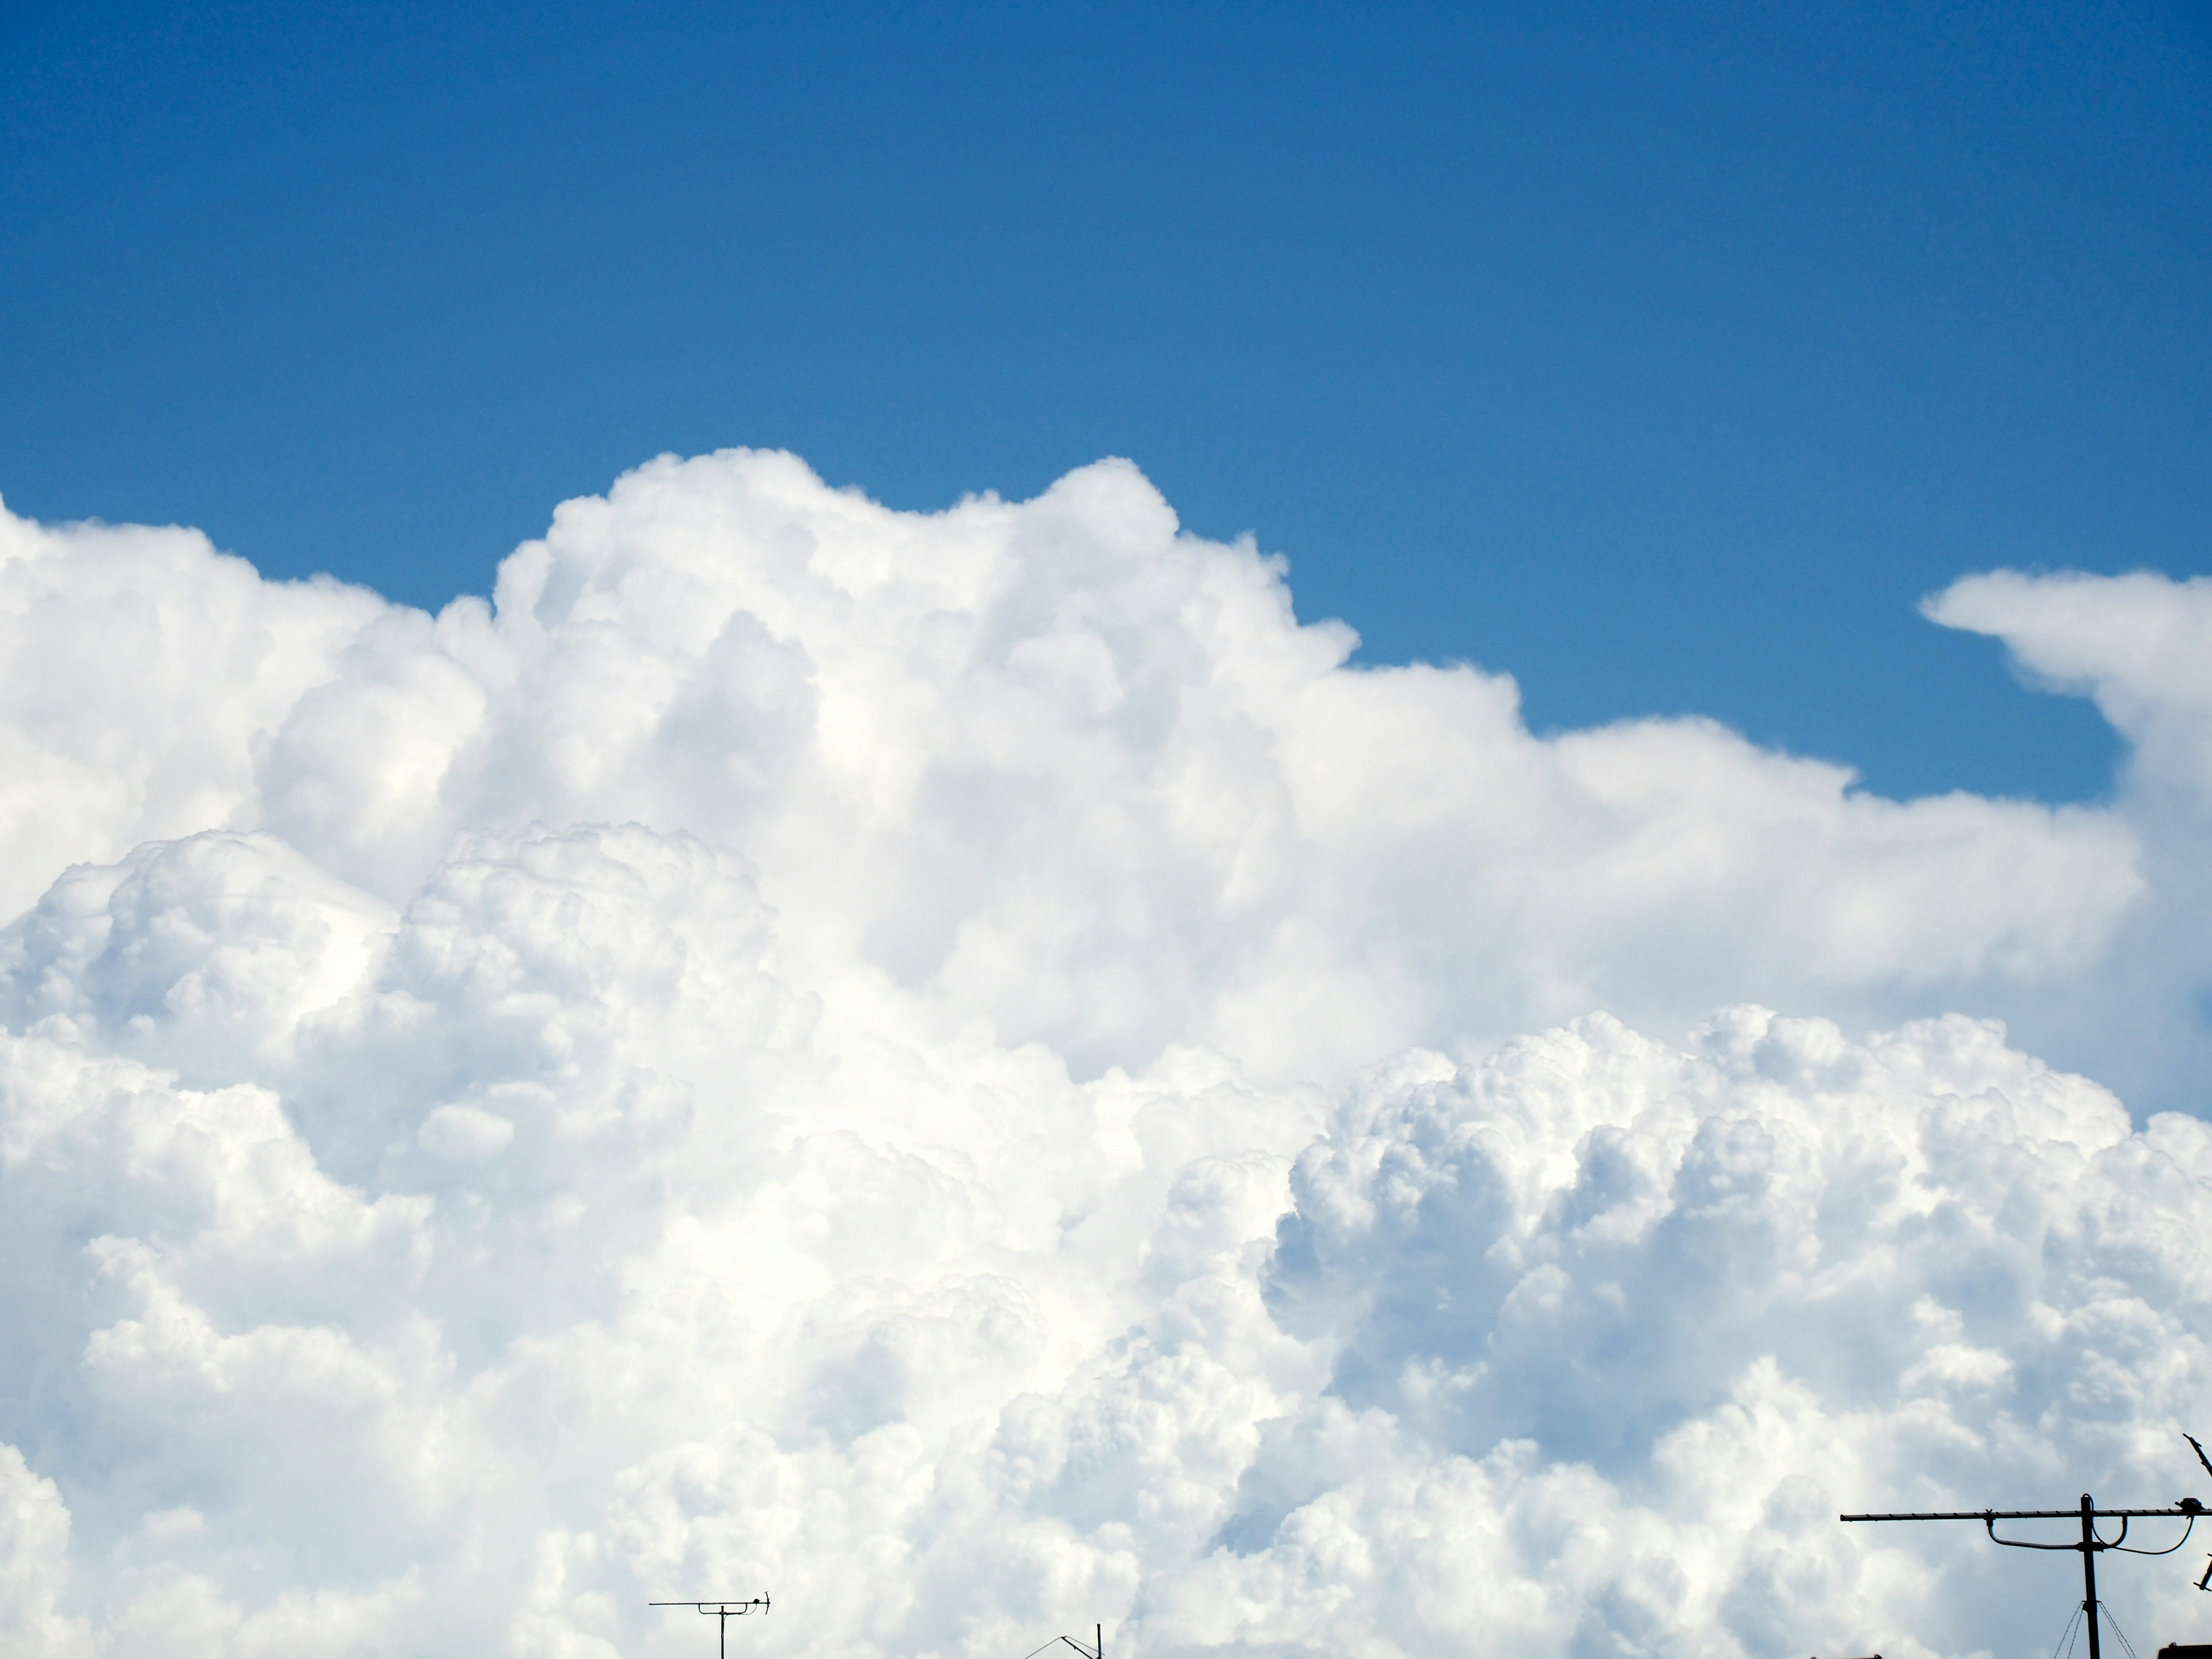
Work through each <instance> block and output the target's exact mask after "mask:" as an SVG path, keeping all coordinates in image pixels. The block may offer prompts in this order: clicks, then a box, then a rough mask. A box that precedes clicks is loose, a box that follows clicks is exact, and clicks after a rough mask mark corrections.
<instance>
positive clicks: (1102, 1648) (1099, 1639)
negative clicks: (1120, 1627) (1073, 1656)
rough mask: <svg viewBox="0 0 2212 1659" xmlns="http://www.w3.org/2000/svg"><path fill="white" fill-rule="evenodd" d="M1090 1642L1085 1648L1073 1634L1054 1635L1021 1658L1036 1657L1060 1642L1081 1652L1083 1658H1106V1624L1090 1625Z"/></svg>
mask: <svg viewBox="0 0 2212 1659" xmlns="http://www.w3.org/2000/svg"><path fill="white" fill-rule="evenodd" d="M1062 1642H1065V1643H1066V1644H1067V1645H1068V1646H1070V1647H1072V1648H1073V1649H1074V1650H1076V1651H1077V1652H1078V1653H1079V1654H1081V1655H1082V1656H1083V1659H1106V1626H1103V1625H1093V1626H1091V1646H1089V1647H1087V1648H1086V1647H1085V1646H1084V1645H1083V1644H1082V1643H1080V1642H1079V1641H1077V1640H1076V1639H1075V1638H1073V1636H1055V1637H1054V1638H1052V1640H1051V1641H1049V1642H1048V1643H1046V1644H1044V1647H1042V1648H1036V1649H1033V1650H1030V1652H1028V1653H1025V1654H1024V1655H1023V1656H1022V1659H1036V1656H1037V1655H1038V1654H1040V1653H1042V1652H1044V1651H1045V1650H1047V1649H1049V1648H1056V1647H1058V1646H1059V1645H1060V1644H1061V1643H1062Z"/></svg>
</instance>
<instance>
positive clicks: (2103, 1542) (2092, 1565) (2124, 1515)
mask: <svg viewBox="0 0 2212 1659" xmlns="http://www.w3.org/2000/svg"><path fill="white" fill-rule="evenodd" d="M2189 1443H2190V1444H2191V1445H2192V1446H2196V1445H2197V1442H2196V1441H2195V1439H2194V1438H2191V1439H2190V1441H2189ZM2197 1458H2198V1460H2199V1461H2200V1462H2203V1461H2204V1449H2203V1447H2202V1446H2197ZM2205 1468H2206V1470H2207V1471H2208V1472H2212V1462H2205ZM2206 1512H2207V1511H2206V1510H2205V1508H2204V1506H2203V1504H2200V1503H2198V1502H2197V1500H2196V1499H2195V1498H2183V1499H2182V1500H2181V1501H2180V1502H2179V1503H2178V1504H2175V1505H2174V1506H2173V1507H2172V1509H2168V1510H2100V1509H2099V1508H2098V1507H2097V1505H2096V1501H2095V1500H2094V1499H2093V1498H2091V1497H2090V1496H2089V1494H2088V1493H2087V1492H2083V1493H2082V1494H2081V1506H2080V1507H2079V1508H2077V1509H2070V1510H1939V1511H1936V1512H1933V1513H1930V1514H1925V1515H1846V1516H1843V1517H1841V1518H1842V1519H1844V1520H1845V1521H1978V1522H1981V1523H1982V1528H1983V1529H1984V1531H1985V1532H1987V1533H1988V1534H1989V1535H1990V1541H1991V1542H1993V1543H1998V1544H2002V1545H2003V1546H2004V1547H2006V1548H2007V1549H2015V1550H2079V1551H2080V1552H2081V1611H2082V1613H2084V1614H2085V1615H2086V1618H2085V1620H2084V1622H2085V1623H2086V1624H2087V1626H2088V1627H2089V1659H2104V1654H2103V1652H2102V1650H2101V1649H2100V1646H2099V1644H2098V1641H2097V1554H2098V1552H2099V1551H2100V1550H2118V1551H2119V1552H2120V1553H2121V1554H2123V1555H2171V1554H2172V1553H2174V1551H2176V1550H2178V1549H2179V1548H2180V1547H2182V1546H2183V1545H2184V1544H2185V1543H2187V1542H2188V1541H2189V1534H2191V1533H2192V1532H2194V1531H2196V1530H2197V1516H2200V1515H2203V1514H2205V1513H2206ZM2143 1516H2179V1517H2185V1518H2186V1519H2187V1521H2188V1522H2189V1524H2188V1525H2187V1526H2185V1527H2184V1528H2182V1532H2181V1536H2180V1537H2179V1538H2177V1539H2175V1540H2174V1541H2173V1542H2172V1543H2171V1544H2169V1545H2167V1546H2166V1547H2165V1548H2164V1549H2162V1550H2140V1549H2136V1548H2133V1547H2130V1546H2129V1545H2127V1544H2124V1543H2123V1542H2122V1541H2121V1540H2122V1539H2124V1538H2125V1537H2126V1536H2127V1535H2128V1522H2130V1521H2131V1520H2137V1519H2141V1518H2142V1517H2143ZM2106 1519H2112V1520H2117V1521H2118V1522H2119V1523H2120V1531H2119V1536H2118V1537H2117V1538H2109V1539H2107V1538H2100V1537H2099V1536H2098V1535H2097V1522H2100V1521H2101V1520H2106ZM2072 1520H2079V1521H2080V1522H2081V1541H2080V1542H2079V1543H2075V1544H2039V1543H2036V1542H2034V1541H2032V1540H2030V1539H2026V1538H1999V1537H1998V1536H1997V1522H2000V1521H2072ZM2205 1577H2207V1578H2208V1579H2212V1571H2207V1572H2206V1574H2205ZM2199 1588H2200V1589H2201V1588H2203V1586H2201V1585H2200V1586H2199ZM2107 1616H2109V1615H2107Z"/></svg>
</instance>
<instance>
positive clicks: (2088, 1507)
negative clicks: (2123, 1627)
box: [2081, 1492, 2104, 1659]
mask: <svg viewBox="0 0 2212 1659" xmlns="http://www.w3.org/2000/svg"><path fill="white" fill-rule="evenodd" d="M2096 1516H2097V1505H2096V1504H2095V1503H2094V1502H2093V1500H2092V1499H2091V1498H2090V1497H2089V1494H2088V1493H2087V1492H2083V1493H2082V1494H2081V1609H2082V1611H2083V1612H2084V1613H2087V1615H2088V1621H2089V1659H2104V1653H2103V1651H2102V1650H2100V1648H2099V1646H2098V1644H2097V1552H2098V1551H2099V1550H2100V1549H2102V1548H2104V1546H2103V1545H2102V1544H2100V1543H2099V1542H2098V1541H2097V1519H2096Z"/></svg>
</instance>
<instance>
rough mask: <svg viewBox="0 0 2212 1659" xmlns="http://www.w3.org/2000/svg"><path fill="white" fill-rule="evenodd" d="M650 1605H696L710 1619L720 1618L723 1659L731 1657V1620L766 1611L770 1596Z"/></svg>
mask: <svg viewBox="0 0 2212 1659" xmlns="http://www.w3.org/2000/svg"><path fill="white" fill-rule="evenodd" d="M645 1605H646V1606H647V1607H696V1608H697V1609H698V1610H699V1611H700V1612H701V1613H705V1614H706V1615H707V1617H708V1618H709V1619H713V1620H719V1621H720V1626H721V1635H722V1659H730V1620H732V1619H742V1618H744V1616H745V1615H746V1614H747V1613H766V1612H767V1611H768V1597H766V1596H765V1595H756V1596H754V1597H753V1598H752V1599H751V1600H750V1601H647V1603H646V1604H645Z"/></svg>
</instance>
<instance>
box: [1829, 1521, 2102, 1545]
mask: <svg viewBox="0 0 2212 1659" xmlns="http://www.w3.org/2000/svg"><path fill="white" fill-rule="evenodd" d="M1850 1518H1851V1517H1850V1516H1848V1515H1847V1516H1844V1520H1846V1521H1848V1520H1850ZM1982 1525H1983V1527H1984V1529H1986V1530H1987V1532H1988V1533H1989V1534H1990V1542H1991V1543H1993V1544H2002V1545H2003V1546H2004V1547H2006V1548H2007V1549H2008V1550H2078V1549H2080V1548H2081V1546H2080V1545H2079V1544H2038V1543H2034V1542H2032V1541H2029V1540H2027V1539H2025V1538H2000V1537H1998V1536H1997V1518H1996V1516H1994V1515H1985V1516H1983V1517H1982Z"/></svg>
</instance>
